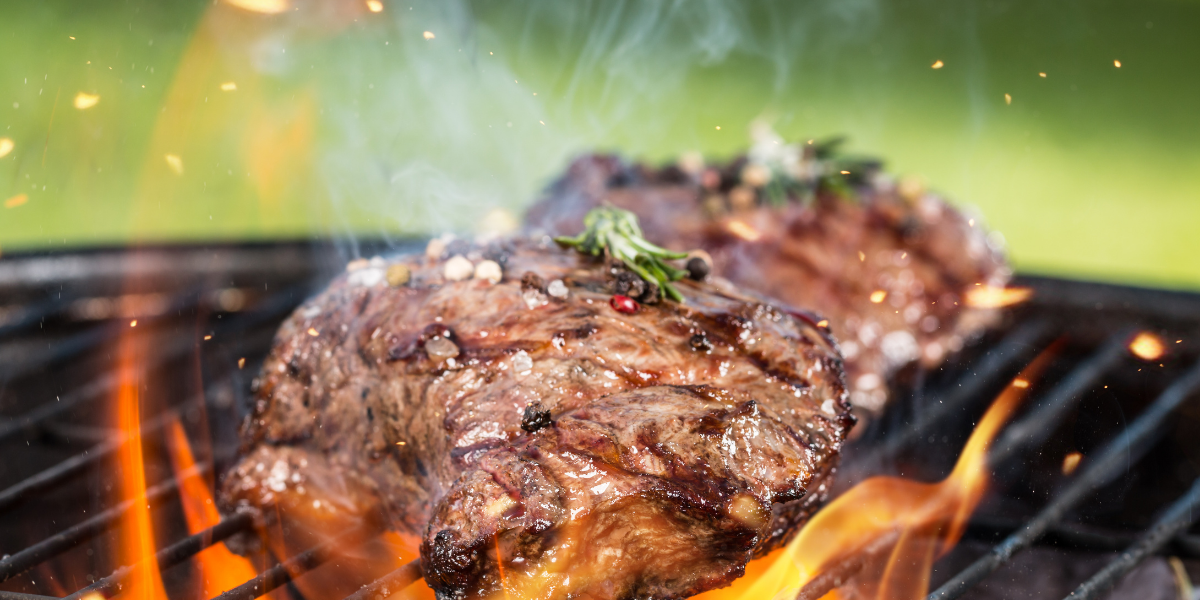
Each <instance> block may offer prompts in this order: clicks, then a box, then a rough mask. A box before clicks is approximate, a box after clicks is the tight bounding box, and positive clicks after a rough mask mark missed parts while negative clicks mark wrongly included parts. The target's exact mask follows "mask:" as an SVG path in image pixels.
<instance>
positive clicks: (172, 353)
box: [0, 286, 306, 441]
mask: <svg viewBox="0 0 1200 600" xmlns="http://www.w3.org/2000/svg"><path fill="white" fill-rule="evenodd" d="M305 289H306V288H305V287H302V286H297V287H293V288H289V289H288V290H285V291H283V292H280V293H278V294H276V295H274V296H272V297H271V298H269V299H268V300H266V301H264V303H263V304H262V305H260V307H259V308H258V309H257V310H255V311H254V312H248V313H245V314H243V315H239V316H238V317H236V318H233V319H229V320H228V321H224V322H222V323H220V324H218V325H217V327H215V328H214V329H216V331H217V333H218V334H224V333H229V332H244V331H246V330H247V329H249V328H252V327H255V326H258V325H262V324H264V323H269V322H271V321H273V320H274V319H275V318H277V317H280V316H282V315H283V314H284V313H286V312H288V311H290V310H291V309H292V308H294V307H295V306H296V304H298V303H299V300H297V299H295V298H296V297H297V296H301V297H302V294H303V293H304V290H305ZM195 346H196V344H195V340H193V339H191V338H190V337H184V336H174V337H173V338H172V339H171V340H170V341H168V342H167V344H166V345H165V347H163V348H161V349H160V350H159V351H157V352H154V353H151V354H150V355H149V356H147V357H146V360H145V361H144V362H143V363H142V364H139V365H137V366H136V367H135V368H136V369H138V370H139V372H143V373H144V372H146V371H149V370H150V369H152V368H154V367H158V366H161V365H163V364H165V363H167V362H170V361H172V360H175V359H178V358H181V357H183V356H184V355H185V354H186V353H187V352H188V351H189V350H191V349H193V348H195ZM119 381H120V379H119V376H118V374H117V373H107V374H105V375H102V376H101V377H99V378H97V379H95V380H93V381H91V382H90V383H88V384H86V385H84V386H83V387H80V388H77V389H75V390H73V391H72V392H71V393H68V394H64V395H63V397H60V398H59V399H58V400H57V401H56V402H53V403H49V402H47V403H45V404H43V405H42V406H41V407H39V408H36V409H34V410H31V411H29V412H28V413H25V414H24V415H21V416H19V417H15V418H13V419H12V420H10V421H7V422H4V423H0V441H4V440H5V439H7V438H9V437H11V436H13V435H15V434H17V433H18V432H21V431H24V430H26V429H28V428H30V427H32V426H34V425H36V424H37V423H39V422H41V421H44V420H46V419H49V418H51V417H54V416H56V415H59V414H62V413H64V412H66V411H68V410H71V409H73V408H75V406H77V405H79V404H81V403H83V402H90V401H92V400H95V399H96V398H98V397H100V396H102V395H103V394H105V393H107V392H109V391H111V390H112V389H113V388H114V387H115V386H116V385H117V383H119Z"/></svg>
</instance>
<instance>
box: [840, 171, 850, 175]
mask: <svg viewBox="0 0 1200 600" xmlns="http://www.w3.org/2000/svg"><path fill="white" fill-rule="evenodd" d="M849 174H850V171H842V175H849Z"/></svg>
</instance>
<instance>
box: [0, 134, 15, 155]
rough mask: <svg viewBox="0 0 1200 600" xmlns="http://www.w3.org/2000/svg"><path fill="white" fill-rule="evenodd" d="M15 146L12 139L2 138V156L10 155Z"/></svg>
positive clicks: (0, 153)
mask: <svg viewBox="0 0 1200 600" xmlns="http://www.w3.org/2000/svg"><path fill="white" fill-rule="evenodd" d="M13 146H14V144H13V141H12V140H11V139H9V138H0V158H4V157H5V156H8V153H9V152H12V150H13Z"/></svg>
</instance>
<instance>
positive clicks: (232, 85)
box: [221, 81, 237, 92]
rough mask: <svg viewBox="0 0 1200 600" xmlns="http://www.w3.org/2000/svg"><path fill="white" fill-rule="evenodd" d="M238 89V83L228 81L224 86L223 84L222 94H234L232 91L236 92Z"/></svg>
mask: <svg viewBox="0 0 1200 600" xmlns="http://www.w3.org/2000/svg"><path fill="white" fill-rule="evenodd" d="M236 89H237V83H236V82H233V81H226V82H225V83H222V84H221V91H222V92H232V91H234V90H236Z"/></svg>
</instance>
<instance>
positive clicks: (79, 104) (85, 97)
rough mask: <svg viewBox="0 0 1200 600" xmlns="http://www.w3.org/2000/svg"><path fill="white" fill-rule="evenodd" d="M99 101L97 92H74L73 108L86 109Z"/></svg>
mask: <svg viewBox="0 0 1200 600" xmlns="http://www.w3.org/2000/svg"><path fill="white" fill-rule="evenodd" d="M99 102H100V96H99V95H97V94H87V93H84V92H79V93H78V94H75V108H78V109H79V110H87V109H89V108H91V107H93V106H95V105H96V104H98V103H99Z"/></svg>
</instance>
